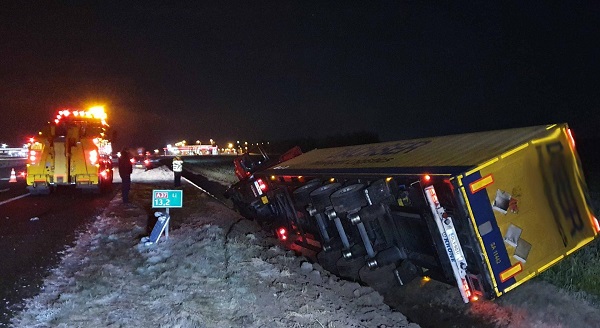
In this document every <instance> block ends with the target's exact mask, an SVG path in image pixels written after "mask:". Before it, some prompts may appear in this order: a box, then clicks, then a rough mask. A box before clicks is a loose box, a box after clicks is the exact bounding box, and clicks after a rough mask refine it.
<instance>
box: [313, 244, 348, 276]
mask: <svg viewBox="0 0 600 328" xmlns="http://www.w3.org/2000/svg"><path fill="white" fill-rule="evenodd" d="M341 258H342V251H341V250H331V251H328V252H326V251H320V252H319V253H318V254H317V261H318V262H319V264H320V265H321V266H322V267H323V269H325V270H327V271H329V272H331V273H332V274H334V275H336V276H337V275H339V274H340V272H339V271H338V268H337V261H339V259H341Z"/></svg>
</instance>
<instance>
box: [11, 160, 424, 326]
mask: <svg viewBox="0 0 600 328" xmlns="http://www.w3.org/2000/svg"><path fill="white" fill-rule="evenodd" d="M167 171H168V170H167V169H164V168H163V169H159V170H156V171H155V170H151V171H145V172H142V171H140V172H135V173H134V175H135V177H136V179H135V180H134V181H138V182H137V183H136V182H134V183H133V184H132V193H131V197H130V199H131V201H132V203H133V204H136V206H135V207H127V206H123V205H122V204H121V202H120V200H119V199H120V197H119V195H117V197H115V198H114V199H113V200H112V201H111V203H110V205H109V206H108V208H107V209H106V210H105V211H104V213H103V214H102V215H100V216H98V217H97V218H96V220H95V221H94V222H93V223H92V224H91V225H90V226H89V227H88V229H87V230H86V231H85V232H83V233H81V234H80V235H79V236H78V238H77V241H76V243H75V245H74V246H72V247H70V248H69V249H68V250H67V251H66V252H65V254H64V256H63V258H62V260H61V263H60V265H59V266H58V267H56V268H55V269H53V271H52V273H51V274H50V276H49V277H47V278H46V279H45V281H44V286H43V288H42V291H41V292H40V294H39V295H37V296H36V297H34V298H32V299H29V300H27V301H26V307H25V310H23V311H22V312H21V313H19V314H17V315H16V317H15V318H14V319H13V321H12V323H13V325H14V326H15V327H107V326H108V327H134V326H136V327H249V328H252V327H315V328H319V327H331V328H333V327H417V325H415V324H411V323H409V322H408V321H407V319H406V317H405V316H404V315H402V314H401V313H400V312H397V311H393V310H391V309H390V308H389V306H387V305H386V304H384V303H383V297H382V296H381V295H380V294H379V293H377V292H376V291H375V290H373V289H372V288H370V287H365V286H361V285H359V284H358V283H355V282H347V281H344V280H340V279H338V278H337V277H335V276H331V275H329V273H328V272H326V271H325V270H323V269H322V268H321V267H319V266H318V265H313V264H311V263H309V262H308V261H307V260H306V259H304V258H302V257H298V256H296V255H295V254H294V253H293V252H290V251H286V250H284V249H283V248H281V247H279V246H277V244H276V241H275V240H274V239H272V238H270V237H269V236H267V235H264V233H263V232H262V231H261V230H260V228H259V227H258V226H257V225H256V224H255V223H254V222H252V221H248V220H244V219H242V218H241V217H240V216H239V215H238V214H237V213H235V212H233V211H231V210H229V209H228V208H226V207H224V206H223V205H222V204H220V203H218V202H217V201H215V200H214V199H213V198H211V197H209V196H207V195H206V194H204V193H201V192H200V191H198V190H196V189H195V188H193V187H192V186H190V185H189V184H184V186H183V187H184V188H183V190H184V207H183V208H181V209H172V210H171V216H172V218H171V224H170V226H171V231H170V234H169V239H168V240H167V239H164V237H163V238H162V239H161V240H160V241H159V243H158V244H153V245H149V246H147V245H145V244H143V243H140V237H142V236H145V235H147V234H148V229H147V224H148V220H149V218H150V217H152V215H150V213H151V212H152V209H151V207H150V198H149V195H150V193H151V190H152V189H165V188H166V187H168V186H169V185H171V183H172V180H171V179H172V174H171V175H169V174H168V172H167ZM144 181H152V183H146V182H144Z"/></svg>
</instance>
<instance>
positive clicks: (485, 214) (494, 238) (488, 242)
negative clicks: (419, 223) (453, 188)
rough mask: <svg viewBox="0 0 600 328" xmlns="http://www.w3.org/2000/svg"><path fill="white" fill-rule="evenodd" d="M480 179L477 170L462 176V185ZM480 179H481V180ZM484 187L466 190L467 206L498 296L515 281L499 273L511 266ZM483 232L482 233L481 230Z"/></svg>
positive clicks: (512, 277)
mask: <svg viewBox="0 0 600 328" xmlns="http://www.w3.org/2000/svg"><path fill="white" fill-rule="evenodd" d="M481 179H482V177H481V173H480V172H479V171H477V172H474V173H472V174H471V175H469V176H466V177H463V178H462V183H463V185H465V186H466V185H471V183H473V182H477V181H480V180H481ZM481 181H482V180H481ZM485 190H486V189H485V188H483V189H479V190H478V191H477V192H475V193H471V192H466V193H464V194H466V196H467V200H468V202H467V203H468V206H469V207H470V209H471V212H472V214H473V215H472V216H473V218H472V220H474V222H473V224H474V225H475V226H476V229H477V231H478V233H479V236H480V237H481V243H482V244H483V245H482V246H483V248H484V250H485V254H486V257H487V258H488V260H489V265H490V269H491V271H492V272H493V274H494V280H495V283H496V285H497V286H496V287H497V293H498V296H500V295H501V294H502V293H504V292H506V291H507V288H509V287H510V286H511V285H513V284H514V283H515V282H516V279H515V278H514V275H512V276H511V277H509V278H508V279H506V280H504V281H503V280H502V279H501V277H500V273H501V272H504V271H505V270H508V269H509V268H511V267H512V264H511V262H510V257H509V256H508V251H507V250H506V246H505V245H504V239H503V237H502V233H501V232H500V228H499V227H498V222H497V221H496V217H495V216H494V212H493V210H492V206H491V200H490V198H489V197H488V194H487V192H486V191H485ZM482 231H483V232H484V233H483V234H482V233H481V232H482Z"/></svg>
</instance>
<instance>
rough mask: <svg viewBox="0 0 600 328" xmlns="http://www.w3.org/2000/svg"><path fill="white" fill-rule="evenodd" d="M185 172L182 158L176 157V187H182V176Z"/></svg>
mask: <svg viewBox="0 0 600 328" xmlns="http://www.w3.org/2000/svg"><path fill="white" fill-rule="evenodd" d="M182 172H183V160H181V157H180V156H179V155H178V156H175V158H174V159H173V173H174V174H175V187H179V186H181V174H182Z"/></svg>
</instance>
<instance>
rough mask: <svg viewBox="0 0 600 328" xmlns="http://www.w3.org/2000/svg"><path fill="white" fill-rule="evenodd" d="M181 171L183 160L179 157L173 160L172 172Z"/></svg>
mask: <svg viewBox="0 0 600 328" xmlns="http://www.w3.org/2000/svg"><path fill="white" fill-rule="evenodd" d="M181 171H183V161H182V160H180V159H174V160H173V172H181Z"/></svg>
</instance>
